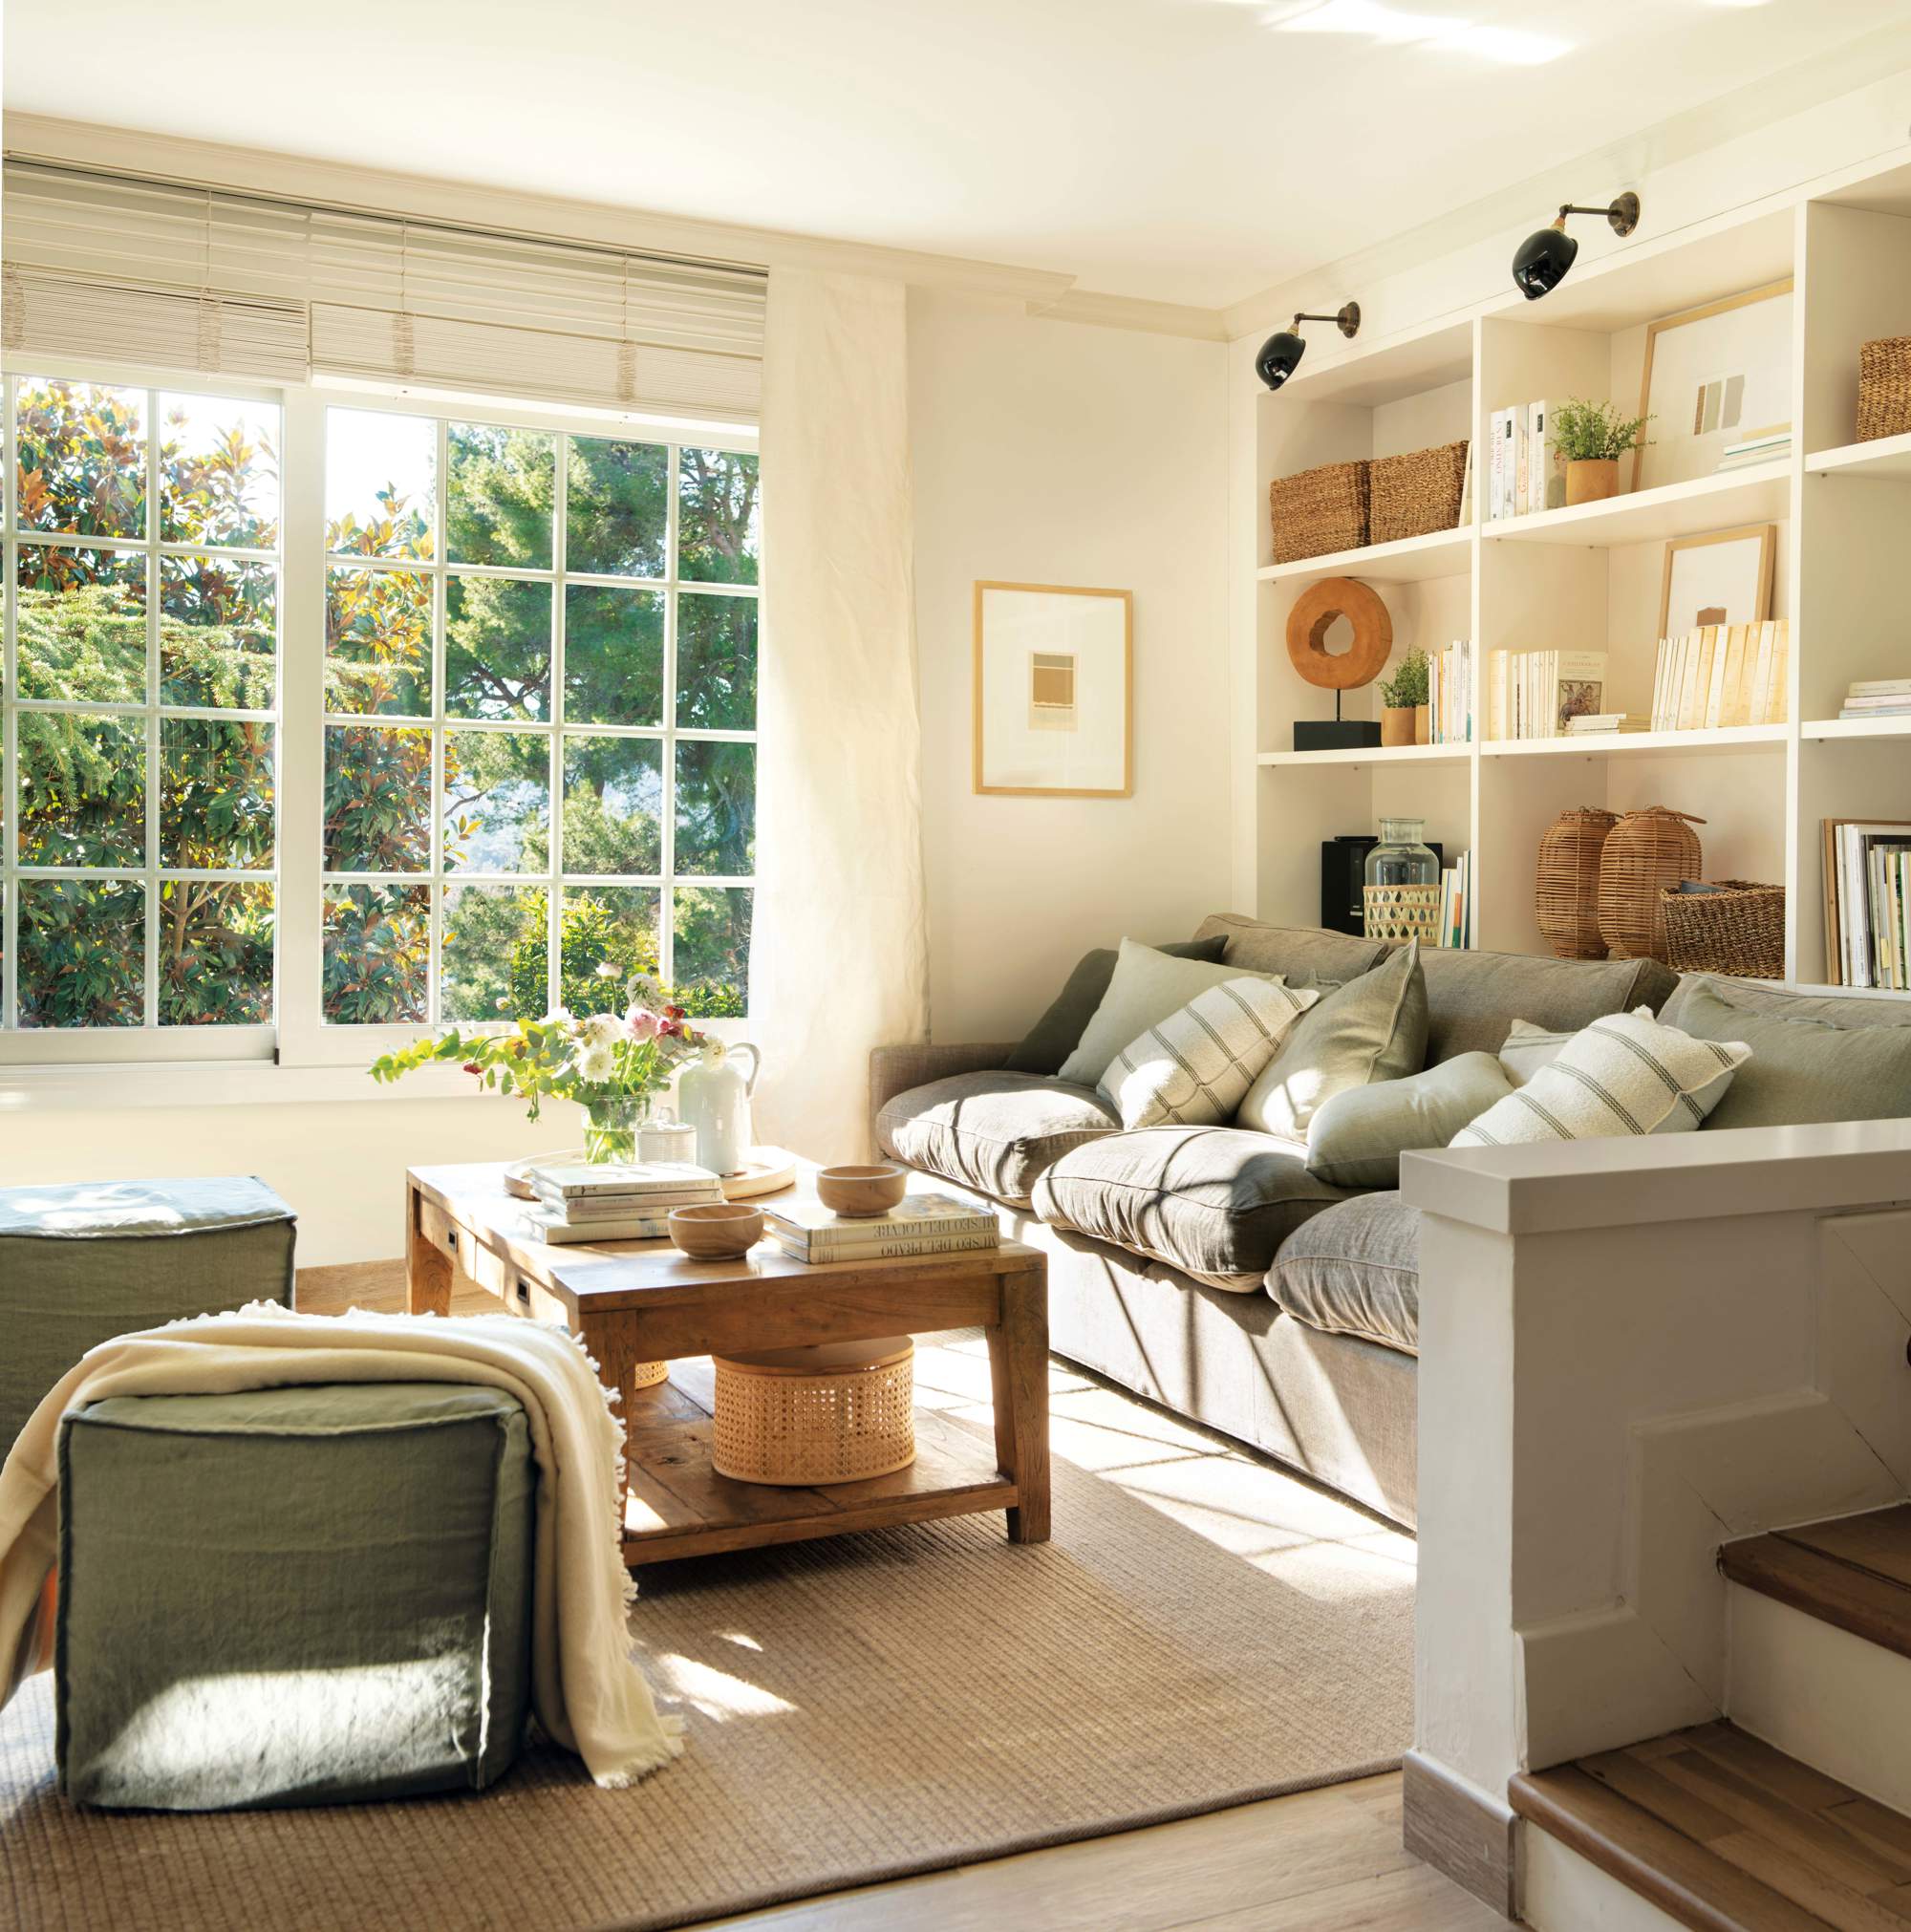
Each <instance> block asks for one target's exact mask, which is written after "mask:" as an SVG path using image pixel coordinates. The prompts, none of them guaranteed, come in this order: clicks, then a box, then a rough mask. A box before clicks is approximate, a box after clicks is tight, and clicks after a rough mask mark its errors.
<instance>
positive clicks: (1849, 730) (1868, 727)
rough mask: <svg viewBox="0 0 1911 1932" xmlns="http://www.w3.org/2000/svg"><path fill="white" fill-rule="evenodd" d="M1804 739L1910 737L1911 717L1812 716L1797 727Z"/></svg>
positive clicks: (1799, 734)
mask: <svg viewBox="0 0 1911 1932" xmlns="http://www.w3.org/2000/svg"><path fill="white" fill-rule="evenodd" d="M1798 736H1799V737H1800V738H1804V739H1821V738H1911V718H1814V719H1810V720H1809V721H1808V722H1806V723H1804V724H1801V725H1800V726H1799V727H1798Z"/></svg>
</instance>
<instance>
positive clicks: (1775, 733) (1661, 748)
mask: <svg viewBox="0 0 1911 1932" xmlns="http://www.w3.org/2000/svg"><path fill="white" fill-rule="evenodd" d="M1790 736H1791V727H1790V726H1789V725H1784V724H1734V725H1728V726H1723V727H1721V728H1720V729H1719V730H1716V731H1625V732H1614V733H1613V734H1612V735H1611V736H1610V738H1508V739H1495V740H1493V741H1491V742H1489V743H1486V744H1483V745H1481V746H1480V756H1481V757H1482V758H1651V757H1654V756H1663V755H1665V754H1667V753H1677V754H1679V755H1680V756H1682V757H1690V756H1691V755H1693V754H1694V753H1696V754H1698V755H1700V756H1701V757H1705V756H1709V755H1711V754H1714V753H1738V752H1756V751H1763V750H1767V749H1769V748H1772V747H1782V746H1783V745H1784V743H1785V741H1786V739H1787V738H1789V737H1790Z"/></svg>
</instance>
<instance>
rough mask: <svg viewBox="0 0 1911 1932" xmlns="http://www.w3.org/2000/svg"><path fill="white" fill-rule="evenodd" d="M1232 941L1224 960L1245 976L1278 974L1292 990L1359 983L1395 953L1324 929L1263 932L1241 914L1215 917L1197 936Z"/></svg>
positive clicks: (1377, 943) (1288, 928)
mask: <svg viewBox="0 0 1911 1932" xmlns="http://www.w3.org/2000/svg"><path fill="white" fill-rule="evenodd" d="M1215 934H1220V935H1221V936H1222V937H1223V938H1224V939H1225V940H1226V941H1227V949H1228V950H1227V951H1226V952H1225V953H1223V954H1222V955H1221V957H1222V958H1223V959H1225V960H1226V961H1227V963H1228V964H1229V965H1230V966H1233V967H1235V968H1237V969H1238V970H1240V971H1242V972H1246V973H1278V974H1279V975H1280V976H1281V977H1282V978H1284V979H1285V980H1286V981H1287V983H1288V984H1289V985H1290V986H1294V985H1317V986H1331V985H1338V984H1339V983H1340V982H1341V981H1342V980H1343V979H1358V978H1359V977H1361V975H1362V974H1363V973H1365V972H1367V971H1369V970H1370V969H1371V968H1373V967H1375V966H1378V965H1379V964H1380V962H1381V961H1382V960H1383V959H1385V957H1386V955H1387V954H1388V953H1389V952H1390V951H1391V950H1392V949H1391V948H1390V947H1388V946H1387V945H1385V943H1384V942H1383V941H1381V940H1379V939H1362V938H1358V937H1356V936H1355V935H1354V934H1351V933H1334V932H1330V931H1328V929H1327V928H1326V927H1324V926H1263V925H1262V924H1261V923H1260V921H1259V920H1258V919H1249V918H1244V917H1243V916H1242V915H1241V914H1240V913H1238V912H1213V913H1211V914H1210V915H1209V916H1208V917H1207V918H1205V919H1203V920H1202V921H1201V925H1200V928H1199V930H1198V931H1197V932H1196V933H1195V934H1194V936H1195V937H1196V938H1197V939H1208V938H1213V936H1214V935H1215Z"/></svg>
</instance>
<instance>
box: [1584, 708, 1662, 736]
mask: <svg viewBox="0 0 1911 1932" xmlns="http://www.w3.org/2000/svg"><path fill="white" fill-rule="evenodd" d="M1651 728H1652V720H1651V719H1649V718H1638V717H1635V716H1634V715H1633V713H1631V712H1630V711H1583V712H1580V713H1579V714H1578V717H1575V718H1569V719H1567V720H1566V736H1567V737H1568V738H1614V737H1618V736H1619V735H1620V734H1621V733H1623V732H1628V731H1649V730H1650V729H1651Z"/></svg>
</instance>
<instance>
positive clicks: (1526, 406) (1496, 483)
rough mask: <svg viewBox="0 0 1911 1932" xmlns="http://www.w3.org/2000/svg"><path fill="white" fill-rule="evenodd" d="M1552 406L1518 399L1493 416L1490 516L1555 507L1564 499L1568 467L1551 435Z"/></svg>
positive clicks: (1495, 520)
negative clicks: (1562, 460) (1511, 405)
mask: <svg viewBox="0 0 1911 1932" xmlns="http://www.w3.org/2000/svg"><path fill="white" fill-rule="evenodd" d="M1552 421H1553V405H1552V404H1551V403H1550V402H1516V403H1514V405H1513V407H1512V408H1511V409H1496V410H1494V411H1493V413H1492V417H1491V418H1490V419H1489V422H1488V428H1489V430H1490V431H1491V434H1492V445H1491V454H1490V455H1489V457H1488V459H1487V521H1488V522H1489V523H1498V522H1499V521H1500V520H1501V519H1502V518H1505V517H1523V516H1526V515H1528V514H1529V513H1530V512H1531V511H1534V510H1557V509H1558V508H1560V507H1561V506H1562V505H1563V504H1565V501H1566V466H1565V464H1564V463H1563V462H1560V460H1559V451H1558V447H1557V444H1556V443H1555V441H1554V440H1553V430H1552Z"/></svg>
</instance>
